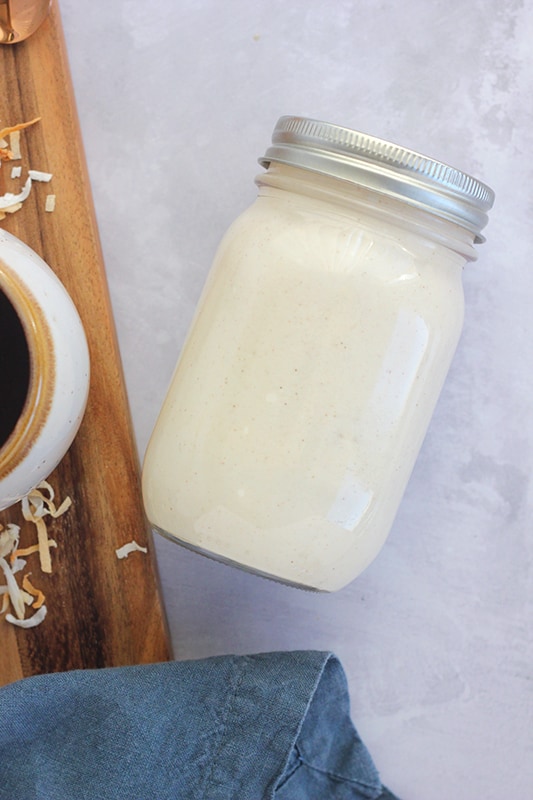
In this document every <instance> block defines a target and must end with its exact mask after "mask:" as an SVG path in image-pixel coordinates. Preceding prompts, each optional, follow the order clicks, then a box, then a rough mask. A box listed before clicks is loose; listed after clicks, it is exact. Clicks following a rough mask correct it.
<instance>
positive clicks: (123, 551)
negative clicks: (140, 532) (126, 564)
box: [115, 540, 148, 558]
mask: <svg viewBox="0 0 533 800" xmlns="http://www.w3.org/2000/svg"><path fill="white" fill-rule="evenodd" d="M137 550H138V551H139V552H140V553H147V552H148V548H147V547H141V545H140V544H137V542H136V541H135V540H133V541H131V542H127V544H123V545H122V547H119V548H118V550H115V553H116V554H117V558H127V557H128V556H129V554H130V553H134V552H135V551H137Z"/></svg>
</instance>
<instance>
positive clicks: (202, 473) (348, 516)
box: [143, 165, 472, 591]
mask: <svg viewBox="0 0 533 800" xmlns="http://www.w3.org/2000/svg"><path fill="white" fill-rule="evenodd" d="M259 186H260V190H259V196H258V198H257V200H256V201H255V202H254V203H253V205H252V206H251V207H250V208H249V209H248V210H247V211H245V212H244V214H242V215H241V217H239V219H238V220H237V221H236V222H235V223H234V224H233V225H232V226H231V228H230V229H229V231H228V232H227V234H226V236H225V237H224V239H223V241H222V243H221V245H220V248H219V250H218V253H217V255H216V258H215V261H214V264H213V267H212V270H211V273H210V275H209V278H208V281H207V284H206V287H205V289H204V292H203V295H202V298H201V300H200V303H199V306H198V309H197V313H196V317H195V320H194V322H193V325H192V327H191V330H190V332H189V335H188V337H187V340H186V343H185V346H184V348H183V351H182V354H181V357H180V359H179V361H178V364H177V367H176V370H175V373H174V376H173V379H172V382H171V386H170V388H169V391H168V394H167V397H166V399H165V402H164V404H163V407H162V410H161V413H160V416H159V419H158V422H157V424H156V427H155V429H154V432H153V435H152V438H151V440H150V443H149V446H148V449H147V453H146V457H145V462H144V468H143V495H144V502H145V507H146V511H147V515H148V518H149V520H150V521H151V523H152V525H154V527H155V528H157V529H159V530H160V531H162V532H163V533H165V534H166V535H168V536H171V537H173V538H175V539H177V540H178V541H180V542H181V543H182V544H185V545H187V546H189V547H191V548H193V549H196V550H199V551H201V552H203V553H205V554H207V555H211V556H214V557H215V558H218V559H221V560H225V561H228V562H231V563H234V564H236V565H239V566H241V567H244V568H246V569H249V570H252V571H254V572H257V573H260V574H263V575H266V576H269V577H274V578H276V579H279V580H282V581H285V582H288V583H291V584H294V585H298V586H302V587H304V588H311V589H317V590H324V591H334V590H337V589H340V588H341V587H343V586H345V585H346V584H347V583H349V582H350V581H351V580H352V579H353V578H355V577H356V576H357V575H358V574H359V573H360V572H362V571H363V570H364V569H365V567H366V566H367V565H368V564H369V563H370V562H371V561H372V560H373V559H374V557H375V556H376V555H377V553H378V552H379V550H380V549H381V547H382V545H383V543H384V541H385V539H386V537H387V535H388V532H389V530H390V527H391V525H392V522H393V520H394V516H395V514H396V511H397V509H398V505H399V503H400V500H401V497H402V495H403V492H404V490H405V487H406V484H407V481H408V479H409V476H410V474H411V471H412V468H413V466H414V463H415V460H416V456H417V454H418V452H419V449H420V446H421V444H422V441H423V438H424V435H425V433H426V430H427V427H428V424H429V421H430V418H431V415H432V412H433V409H434V407H435V404H436V402H437V399H438V396H439V394H440V390H441V388H442V384H443V382H444V379H445V377H446V374H447V371H448V368H449V365H450V362H451V359H452V357H453V353H454V351H455V348H456V345H457V341H458V338H459V335H460V330H461V326H462V319H463V292H462V283H461V272H462V267H463V265H464V263H465V260H467V259H468V258H470V257H472V250H471V245H472V237H470V235H469V234H465V233H464V232H463V231H461V229H459V228H458V226H456V225H453V224H451V223H448V222H443V221H442V220H437V219H434V218H432V217H431V215H429V214H427V213H423V212H418V211H417V210H416V209H413V208H409V207H408V206H407V205H406V204H405V203H401V202H399V201H397V200H390V199H388V198H384V197H382V196H380V195H378V194H376V193H374V192H371V191H369V190H363V189H359V188H358V187H354V186H352V185H349V184H347V183H346V182H343V181H340V180H338V179H334V178H330V177H325V176H316V175H313V174H312V173H306V171H305V170H301V169H295V168H292V167H285V166H282V165H277V166H276V165H271V167H270V168H269V170H268V171H267V172H266V173H265V175H264V176H262V177H261V179H259Z"/></svg>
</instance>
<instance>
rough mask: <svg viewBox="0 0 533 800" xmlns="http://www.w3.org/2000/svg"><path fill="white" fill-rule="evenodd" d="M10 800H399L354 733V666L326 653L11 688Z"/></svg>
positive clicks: (5, 760)
mask: <svg viewBox="0 0 533 800" xmlns="http://www.w3.org/2000/svg"><path fill="white" fill-rule="evenodd" d="M0 798H1V799H2V800H107V799H108V798H109V800H151V799H152V798H153V800H200V799H201V800H233V799H235V800H263V798H265V799H267V798H275V800H330V798H332V799H333V798H334V799H335V800H337V798H338V800H348V798H350V800H356V799H357V800H359V799H360V798H361V800H362V799H363V798H364V800H377V799H378V798H380V800H395V798H394V795H392V794H391V793H390V792H389V791H387V789H385V788H384V787H383V786H382V784H381V782H380V780H379V777H378V773H377V771H376V768H375V767H374V764H373V763H372V760H371V758H370V755H369V754H368V751H367V750H366V748H365V746H364V745H363V743H362V742H361V740H360V738H359V736H358V735H357V732H356V731H355V729H354V727H353V725H352V723H351V721H350V709H349V698H348V690H347V685H346V679H345V675H344V672H343V669H342V666H341V664H340V663H339V661H338V660H337V658H336V657H335V656H334V655H332V654H331V653H322V652H316V651H301V652H279V653H265V654H260V655H251V656H220V657H215V658H207V659H202V660H198V661H181V662H179V661H178V662H170V663H164V664H153V665H143V666H133V667H116V668H110V669H101V670H85V671H81V670H80V671H74V672H68V673H57V674H53V675H41V676H36V677H32V678H26V679H24V680H22V681H19V682H17V683H14V684H11V685H9V686H5V687H3V688H2V689H0ZM396 800H397V798H396Z"/></svg>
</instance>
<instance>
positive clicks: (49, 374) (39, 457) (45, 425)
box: [0, 230, 89, 509]
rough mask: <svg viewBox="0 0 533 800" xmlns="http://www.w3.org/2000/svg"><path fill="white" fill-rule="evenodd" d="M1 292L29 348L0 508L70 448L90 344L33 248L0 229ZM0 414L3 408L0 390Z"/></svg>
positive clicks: (2, 459)
mask: <svg viewBox="0 0 533 800" xmlns="http://www.w3.org/2000/svg"><path fill="white" fill-rule="evenodd" d="M0 291H2V292H3V294H4V295H5V297H6V298H7V300H8V301H9V303H10V304H11V306H12V307H13V309H14V310H15V312H16V314H17V316H18V319H19V320H20V323H21V325H22V329H23V331H24V335H25V338H26V343H27V350H28V353H29V380H28V389H27V392H26V397H25V401H24V403H23V406H22V409H21V413H20V415H19V416H18V419H17V420H16V422H15V424H14V427H13V429H12V430H11V432H10V433H9V435H8V436H7V438H6V440H5V441H4V442H3V444H2V445H1V446H0V509H3V508H7V507H8V506H10V505H13V504H14V503H16V502H17V501H18V500H20V499H21V498H22V497H24V496H25V495H26V494H28V492H30V491H31V489H33V488H34V487H35V486H36V485H37V484H38V483H40V481H42V480H44V479H45V478H46V477H48V475H49V474H50V473H51V472H52V470H53V469H54V468H55V467H56V466H57V464H58V463H59V462H60V461H61V459H62V458H63V456H64V455H65V453H66V452H67V450H68V448H69V447H70V445H71V443H72V441H73V439H74V437H75V435H76V433H77V431H78V429H79V426H80V424H81V421H82V418H83V414H84V411H85V407H86V403H87V395H88V391H89V350H88V346H87V340H86V337H85V332H84V329H83V325H82V322H81V320H80V317H79V315H78V312H77V310H76V308H75V306H74V303H73V302H72V299H71V297H70V295H69V294H68V292H67V290H66V289H65V287H64V286H63V284H62V283H61V282H60V280H59V279H58V278H57V277H56V275H55V274H54V273H53V272H52V270H51V269H50V267H48V265H47V264H46V263H45V262H44V261H43V260H42V258H40V256H38V255H37V253H35V252H34V251H33V250H32V249H31V248H29V247H28V246H27V245H25V244H24V243H23V242H21V241H20V240H19V239H17V238H16V237H14V236H12V235H11V234H9V233H7V232H6V231H3V230H0ZM10 346H11V347H12V346H14V345H13V341H11V342H10V340H9V338H8V336H6V335H5V333H4V337H3V340H2V341H1V342H0V348H1V349H4V348H9V347H10ZM1 363H2V361H1V360H0V364H1ZM4 377H7V376H2V374H1V372H0V387H1V385H2V382H3V378H4ZM0 413H5V407H4V411H3V410H2V393H1V391H0Z"/></svg>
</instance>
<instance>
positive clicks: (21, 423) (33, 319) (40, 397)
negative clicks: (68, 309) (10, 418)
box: [0, 258, 56, 480]
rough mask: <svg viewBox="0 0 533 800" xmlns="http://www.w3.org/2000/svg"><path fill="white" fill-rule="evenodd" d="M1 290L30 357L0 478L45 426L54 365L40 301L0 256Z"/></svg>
mask: <svg viewBox="0 0 533 800" xmlns="http://www.w3.org/2000/svg"><path fill="white" fill-rule="evenodd" d="M0 290H1V291H3V292H4V294H5V295H6V297H7V299H8V300H9V302H10V303H11V304H12V306H13V308H14V309H15V311H16V313H17V315H18V317H19V320H20V322H21V324H22V327H23V330H24V335H25V336H26V342H27V344H28V352H29V357H30V378H29V385H28V393H27V396H26V399H25V401H24V406H23V408H22V413H21V414H20V416H19V418H18V420H17V422H16V424H15V427H14V428H13V430H12V431H11V433H10V434H9V436H8V438H7V439H6V441H5V442H4V444H3V445H2V446H1V447H0V480H3V479H4V478H5V477H7V475H9V474H10V473H11V472H13V470H14V469H15V468H16V467H17V466H18V465H19V464H20V463H21V462H22V461H23V460H24V459H25V458H26V456H27V455H28V453H29V451H30V450H31V448H32V447H33V445H34V443H35V440H36V439H37V438H38V437H39V434H40V432H41V430H42V429H43V428H44V426H45V423H46V420H47V417H48V414H49V412H50V409H51V406H52V400H53V393H54V384H55V375H56V366H55V353H54V345H53V338H52V334H51V331H50V327H49V325H48V322H47V321H46V318H45V315H44V312H43V310H42V308H41V306H40V305H39V302H38V301H37V300H36V298H35V296H34V294H33V293H32V291H31V290H30V289H29V287H28V286H27V284H26V283H25V282H24V281H23V280H21V279H20V277H19V276H18V275H17V273H16V271H15V270H13V269H12V268H11V267H10V266H9V264H7V263H6V262H5V260H4V259H2V258H0Z"/></svg>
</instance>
